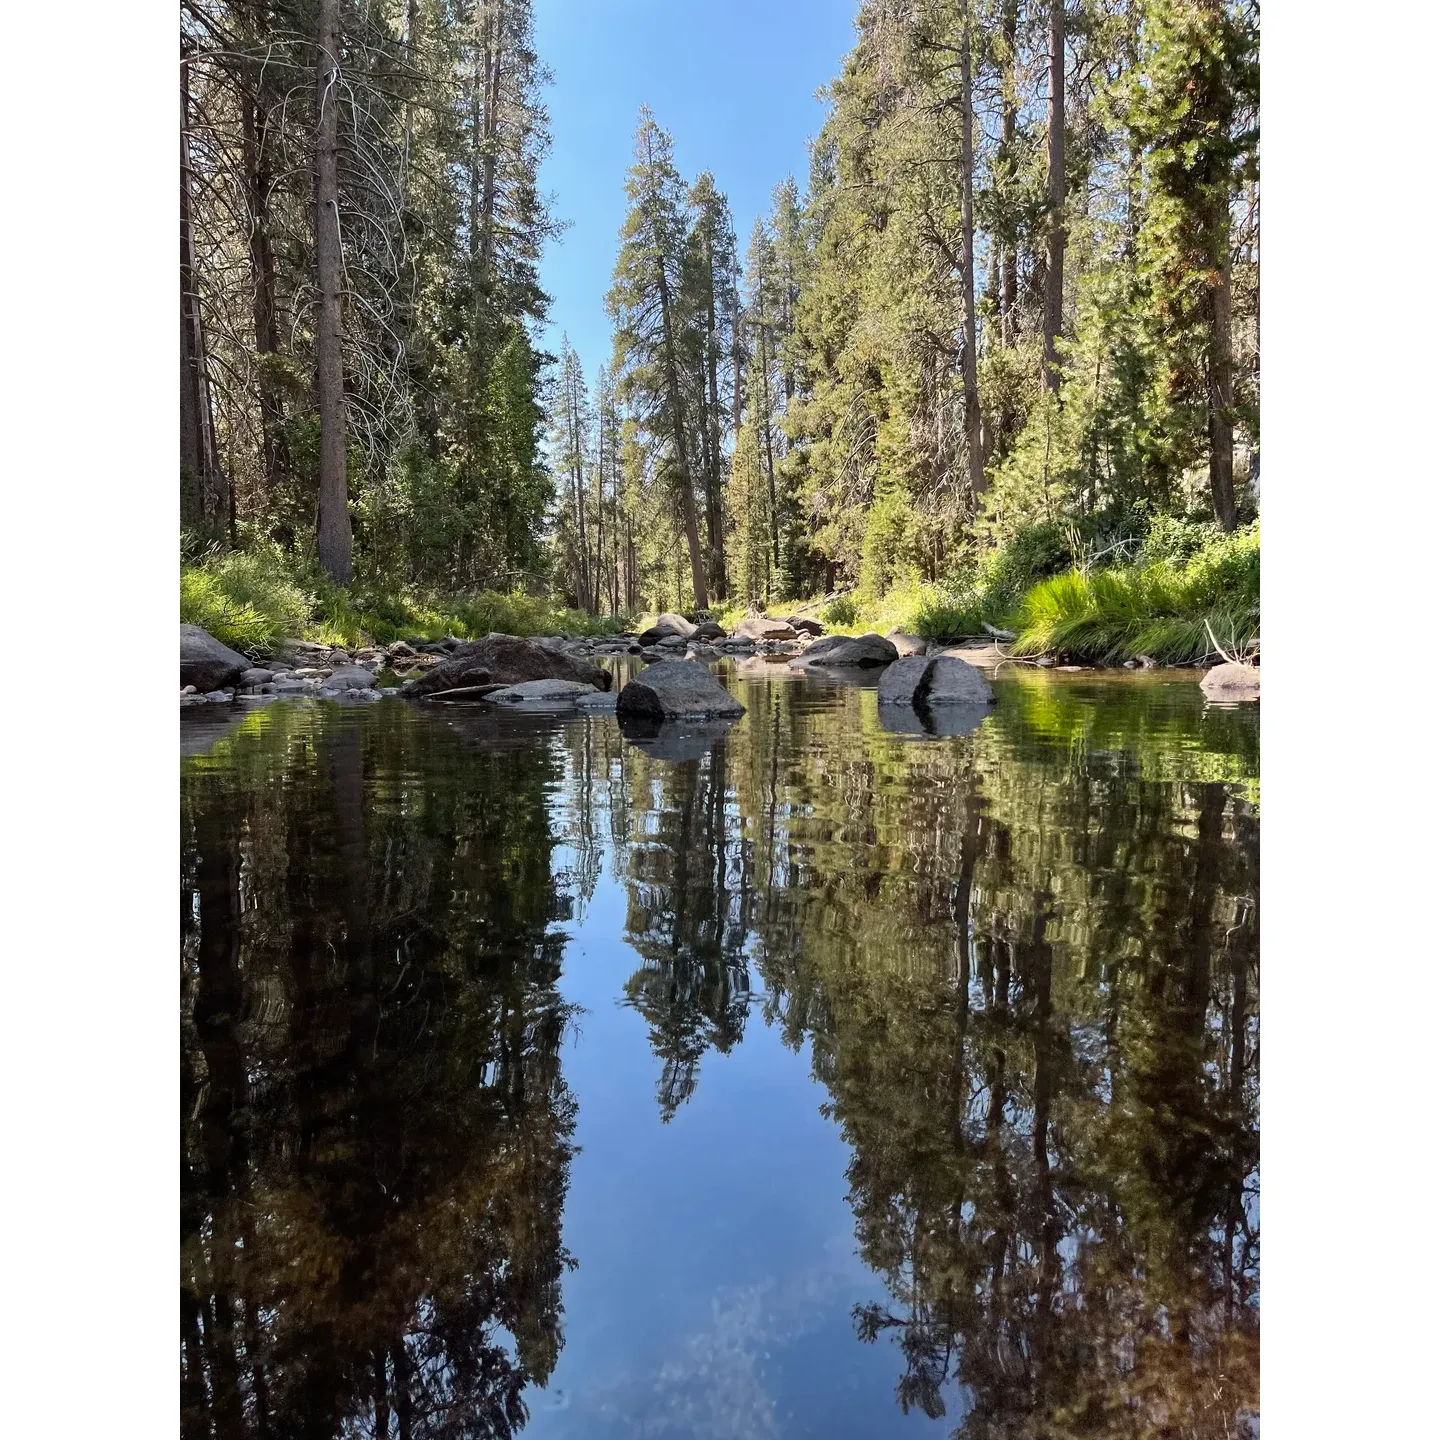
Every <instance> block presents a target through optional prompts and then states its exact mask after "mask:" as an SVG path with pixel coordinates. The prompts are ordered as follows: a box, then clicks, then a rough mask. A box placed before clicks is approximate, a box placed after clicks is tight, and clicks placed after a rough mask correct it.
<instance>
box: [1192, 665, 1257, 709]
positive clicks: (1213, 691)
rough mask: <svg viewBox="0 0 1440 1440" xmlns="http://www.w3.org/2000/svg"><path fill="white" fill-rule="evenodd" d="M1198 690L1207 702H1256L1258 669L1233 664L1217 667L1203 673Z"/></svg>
mask: <svg viewBox="0 0 1440 1440" xmlns="http://www.w3.org/2000/svg"><path fill="white" fill-rule="evenodd" d="M1200 688H1201V689H1202V690H1203V691H1204V692H1205V698H1206V699H1207V700H1258V699H1259V698H1260V667H1259V666H1258V665H1236V664H1233V663H1227V664H1225V665H1217V666H1216V667H1215V668H1214V669H1213V670H1207V671H1206V672H1205V678H1204V679H1203V680H1202V681H1201V682H1200Z"/></svg>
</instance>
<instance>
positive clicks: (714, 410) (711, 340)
mask: <svg viewBox="0 0 1440 1440" xmlns="http://www.w3.org/2000/svg"><path fill="white" fill-rule="evenodd" d="M705 301H706V307H707V313H706V323H707V326H708V328H707V330H706V334H705V358H706V362H707V376H706V378H707V379H708V381H709V386H710V406H709V416H708V423H707V425H706V431H705V433H706V439H707V441H708V443H709V447H710V455H709V462H710V463H709V466H708V468H707V470H706V496H705V499H706V519H707V521H708V522H709V526H710V566H711V576H712V578H713V579H714V582H715V598H716V599H717V600H723V599H724V598H725V596H726V593H727V588H728V587H727V586H726V583H725V516H724V509H723V506H722V504H721V482H720V361H719V357H718V356H717V354H716V353H715V352H716V341H717V339H718V338H719V336H718V327H717V325H716V320H715V256H714V252H713V246H712V244H711V240H710V237H709V236H708V235H707V237H706V240H705Z"/></svg>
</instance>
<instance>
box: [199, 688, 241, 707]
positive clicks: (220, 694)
mask: <svg viewBox="0 0 1440 1440" xmlns="http://www.w3.org/2000/svg"><path fill="white" fill-rule="evenodd" d="M205 698H206V699H207V700H208V701H209V702H210V703H211V704H212V705H228V704H229V703H230V701H231V700H232V699H234V696H233V694H232V693H231V692H230V691H229V690H208V691H206V693H205Z"/></svg>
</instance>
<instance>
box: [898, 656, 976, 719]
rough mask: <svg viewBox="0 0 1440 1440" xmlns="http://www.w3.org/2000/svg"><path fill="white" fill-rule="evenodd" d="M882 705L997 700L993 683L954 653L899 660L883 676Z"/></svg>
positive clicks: (965, 702)
mask: <svg viewBox="0 0 1440 1440" xmlns="http://www.w3.org/2000/svg"><path fill="white" fill-rule="evenodd" d="M878 702H879V703H880V704H881V705H911V706H924V707H926V708H934V707H937V706H944V707H949V706H952V705H971V706H976V707H981V708H983V707H984V706H987V705H992V704H994V702H995V692H994V691H993V690H991V688H990V682H989V681H988V680H986V678H985V677H984V676H983V675H982V674H981V673H980V672H979V671H978V670H977V669H976V668H975V667H974V666H973V665H967V664H966V663H965V662H964V661H963V660H960V659H957V658H956V657H955V656H953V655H931V656H925V655H910V656H907V657H906V658H905V659H903V660H897V661H896V662H895V663H894V664H893V665H891V666H890V667H889V669H887V670H886V671H885V673H884V674H883V675H882V676H881V677H880V692H879V696H878Z"/></svg>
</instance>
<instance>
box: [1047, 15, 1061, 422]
mask: <svg viewBox="0 0 1440 1440" xmlns="http://www.w3.org/2000/svg"><path fill="white" fill-rule="evenodd" d="M1049 152H1050V153H1049V171H1050V174H1049V197H1048V198H1049V211H1050V213H1049V217H1048V220H1049V227H1048V229H1049V233H1048V235H1047V246H1046V261H1045V326H1044V346H1045V388H1046V389H1047V390H1048V391H1049V392H1050V393H1051V394H1052V395H1058V394H1059V393H1060V361H1059V357H1058V355H1057V353H1056V348H1055V342H1056V340H1057V339H1058V338H1059V335H1060V329H1061V325H1062V323H1063V321H1064V306H1065V0H1050V110H1049Z"/></svg>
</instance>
